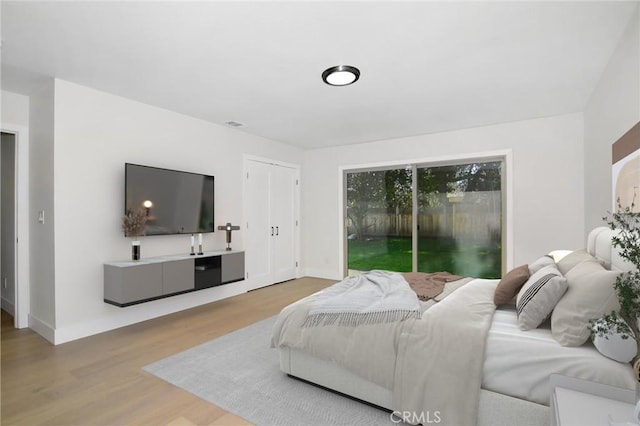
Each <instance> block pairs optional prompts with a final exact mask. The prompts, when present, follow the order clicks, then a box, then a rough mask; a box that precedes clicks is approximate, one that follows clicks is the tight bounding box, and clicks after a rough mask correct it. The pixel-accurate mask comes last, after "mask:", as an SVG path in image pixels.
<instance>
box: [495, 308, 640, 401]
mask: <svg viewBox="0 0 640 426" xmlns="http://www.w3.org/2000/svg"><path fill="white" fill-rule="evenodd" d="M483 368H484V376H483V380H482V388H483V389H487V390H490V391H493V392H497V393H501V394H504V395H511V396H514V397H516V398H521V399H525V400H528V401H533V402H536V403H538V404H544V405H547V406H548V405H549V396H550V394H551V389H550V386H549V376H550V375H551V374H554V373H556V374H562V375H564V376H569V377H577V378H581V379H585V380H591V381H595V382H599V383H604V384H608V385H612V386H617V387H621V388H627V389H635V388H636V383H635V380H634V375H633V371H632V368H631V365H630V364H628V363H626V364H623V363H619V362H617V361H613V360H611V359H609V358H606V357H604V356H603V355H601V354H600V353H599V352H598V351H597V350H596V349H595V347H594V346H593V344H591V342H590V341H589V342H587V343H586V344H584V345H583V346H580V347H565V346H561V345H560V344H559V343H558V342H556V341H555V340H554V338H553V337H552V335H551V327H550V325H549V323H548V322H547V323H545V324H543V325H541V326H540V327H539V328H537V329H535V330H529V331H521V330H520V329H519V328H518V324H517V315H516V311H515V307H514V306H504V307H500V308H498V309H497V310H496V312H495V314H494V317H493V322H492V324H491V328H490V329H489V334H488V337H487V345H486V348H485V361H484V367H483Z"/></svg>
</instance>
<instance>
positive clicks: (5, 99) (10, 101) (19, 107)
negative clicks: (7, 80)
mask: <svg viewBox="0 0 640 426" xmlns="http://www.w3.org/2000/svg"><path fill="white" fill-rule="evenodd" d="M0 97H2V110H1V111H2V125H3V127H4V125H5V124H10V125H20V126H24V127H27V126H28V125H29V97H28V96H23V95H19V94H17V93H13V92H7V91H5V90H3V91H2V92H0Z"/></svg>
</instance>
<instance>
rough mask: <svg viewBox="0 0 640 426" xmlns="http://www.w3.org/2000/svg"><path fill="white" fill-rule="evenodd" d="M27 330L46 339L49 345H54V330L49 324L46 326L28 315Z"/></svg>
mask: <svg viewBox="0 0 640 426" xmlns="http://www.w3.org/2000/svg"><path fill="white" fill-rule="evenodd" d="M29 328H30V329H32V330H33V331H35V332H36V333H38V334H39V335H41V336H42V337H44V338H45V339H47V340H48V341H49V342H50V343H53V344H55V340H56V339H55V334H56V330H55V328H54V327H53V326H52V325H51V324H48V323H46V322H44V321H42V320H40V319H38V318H36V317H34V316H33V315H31V314H29Z"/></svg>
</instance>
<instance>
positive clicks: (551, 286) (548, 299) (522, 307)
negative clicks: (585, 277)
mask: <svg viewBox="0 0 640 426" xmlns="http://www.w3.org/2000/svg"><path fill="white" fill-rule="evenodd" d="M566 290H567V279H566V278H565V277H563V276H562V274H561V273H560V271H558V268H556V266H555V264H554V265H549V266H545V267H544V268H542V269H540V270H539V271H538V272H536V273H535V274H533V275H531V277H530V278H529V279H528V280H527V282H526V283H524V285H523V286H522V288H521V289H520V291H519V292H518V297H517V298H516V310H517V312H518V326H519V327H520V329H521V330H532V329H534V328H537V327H538V326H539V325H540V324H542V323H543V322H544V320H546V319H547V318H548V317H549V315H550V314H551V311H553V308H554V307H555V306H556V303H558V300H560V298H561V297H562V295H563V294H564V292H565V291H566Z"/></svg>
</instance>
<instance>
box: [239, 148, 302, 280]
mask: <svg viewBox="0 0 640 426" xmlns="http://www.w3.org/2000/svg"><path fill="white" fill-rule="evenodd" d="M245 171H246V173H245V191H244V194H245V203H244V205H245V217H246V221H247V223H246V232H247V233H246V240H245V242H246V244H245V248H246V249H245V252H246V271H247V273H248V276H247V283H248V287H249V289H250V290H252V289H255V288H259V287H264V286H266V285H270V284H273V283H277V282H282V281H286V280H290V279H292V278H295V277H296V268H297V259H296V253H297V247H296V245H297V241H298V238H297V233H298V220H297V197H298V170H297V169H295V168H292V167H286V166H282V165H277V164H270V163H267V162H263V161H254V160H246V163H245Z"/></svg>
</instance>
